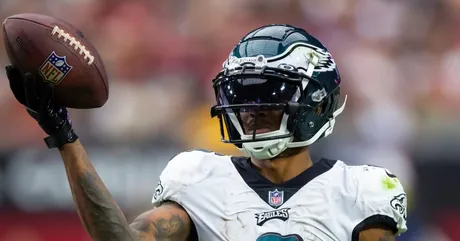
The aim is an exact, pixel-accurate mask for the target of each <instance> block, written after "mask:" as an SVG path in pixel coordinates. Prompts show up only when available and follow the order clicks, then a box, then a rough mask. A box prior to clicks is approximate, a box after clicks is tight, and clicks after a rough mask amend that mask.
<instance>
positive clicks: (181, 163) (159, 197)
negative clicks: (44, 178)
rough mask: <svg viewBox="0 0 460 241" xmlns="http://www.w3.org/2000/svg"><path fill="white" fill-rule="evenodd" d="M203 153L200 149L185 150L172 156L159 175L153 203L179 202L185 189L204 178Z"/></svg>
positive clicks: (156, 204) (157, 204)
mask: <svg viewBox="0 0 460 241" xmlns="http://www.w3.org/2000/svg"><path fill="white" fill-rule="evenodd" d="M204 155H205V153H204V152H202V151H187V152H181V153H179V154H178V155H176V156H175V157H173V158H172V159H171V160H170V161H169V162H168V164H167V165H166V167H165V169H164V170H163V172H162V173H161V175H160V178H159V181H158V184H157V187H156V188H155V191H154V193H153V198H152V203H153V205H154V206H159V205H160V204H161V203H162V202H164V201H174V202H176V203H179V204H181V203H182V199H181V194H183V193H184V191H185V189H186V188H187V187H188V186H189V185H192V184H193V183H197V182H199V181H200V180H202V179H204V178H205V175H203V173H204V171H205V170H206V167H205V166H202V163H203V159H204Z"/></svg>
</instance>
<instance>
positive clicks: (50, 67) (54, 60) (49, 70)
mask: <svg viewBox="0 0 460 241" xmlns="http://www.w3.org/2000/svg"><path fill="white" fill-rule="evenodd" d="M70 70H72V66H70V65H69V64H68V63H67V61H66V57H65V56H59V55H57V54H56V53H55V52H54V51H53V52H52V53H51V54H50V56H48V58H47V59H46V60H45V62H44V63H43V64H42V65H41V66H40V69H39V73H40V75H41V76H42V77H43V80H45V81H47V82H50V83H51V84H53V85H57V84H59V83H60V82H61V81H62V80H63V79H64V78H65V77H66V76H67V74H68V73H69V72H70Z"/></svg>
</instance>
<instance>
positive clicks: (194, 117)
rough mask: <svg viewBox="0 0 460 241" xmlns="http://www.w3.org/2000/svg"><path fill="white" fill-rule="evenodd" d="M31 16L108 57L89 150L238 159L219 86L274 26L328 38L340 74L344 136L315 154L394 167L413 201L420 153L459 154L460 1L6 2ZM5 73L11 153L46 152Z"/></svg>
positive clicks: (6, 144)
mask: <svg viewBox="0 0 460 241" xmlns="http://www.w3.org/2000/svg"><path fill="white" fill-rule="evenodd" d="M22 12H38V13H44V14H49V15H53V16H55V17H58V18H61V19H63V20H66V21H68V22H71V23H72V24H73V25H74V26H76V27H77V28H79V29H80V30H82V31H83V32H84V33H85V35H86V36H87V38H88V39H90V40H91V41H92V42H93V43H94V45H95V46H96V48H97V49H98V51H99V53H100V55H101V56H102V58H103V60H104V64H105V67H106V69H107V71H108V74H109V81H110V97H109V100H108V102H107V104H106V105H105V106H104V107H102V108H100V109H94V110H71V117H72V120H73V122H74V123H75V124H74V126H75V129H76V132H77V133H78V134H79V135H80V137H81V139H82V141H83V142H84V143H85V145H87V146H95V147H101V148H103V147H107V146H137V145H140V146H149V145H156V143H163V144H165V143H167V145H170V146H176V147H178V149H189V148H197V147H200V148H207V149H211V150H215V151H218V152H224V153H229V154H234V153H237V150H236V149H235V148H233V146H231V145H224V144H221V143H220V133H219V129H218V125H217V121H216V120H213V119H210V115H209V107H210V106H211V105H212V104H213V103H214V93H213V89H212V85H211V80H212V78H213V77H214V76H215V75H216V74H217V73H218V71H220V69H221V66H222V62H223V61H224V60H225V59H226V57H227V56H228V54H229V53H230V50H231V49H232V48H233V46H234V45H235V44H236V43H237V41H238V40H239V39H240V38H241V37H242V36H244V35H245V34H246V33H247V32H248V31H250V30H252V29H254V28H256V27H259V26H261V25H266V24H269V23H288V24H293V25H297V26H299V27H303V28H305V29H306V30H307V31H308V32H310V33H311V34H313V35H315V36H317V37H318V38H319V39H320V40H322V41H323V43H325V45H326V46H327V47H328V48H329V50H330V52H331V53H332V55H333V56H334V58H335V60H336V62H337V64H338V67H339V70H340V72H341V75H342V79H343V82H342V83H343V88H342V93H343V96H345V95H348V102H347V106H346V108H345V112H344V114H343V115H342V116H340V117H339V118H338V124H337V127H336V129H335V132H334V134H333V135H332V136H331V137H328V139H325V140H322V141H321V142H320V143H318V145H317V147H314V148H313V149H315V152H316V153H317V154H318V155H323V156H326V157H331V158H340V159H343V160H345V161H347V162H349V163H352V164H357V163H370V164H375V165H380V166H385V167H387V168H389V169H390V170H392V171H393V172H394V173H395V174H396V175H398V176H399V177H400V179H401V180H402V181H403V183H404V184H405V185H406V187H407V189H408V190H409V192H410V191H411V190H416V189H417V183H416V182H415V181H414V180H415V179H416V175H417V173H416V172H415V171H414V168H413V165H414V163H415V162H417V158H413V157H411V153H413V152H417V153H427V155H428V154H432V153H433V152H434V151H433V150H438V149H440V148H442V150H443V152H444V153H455V151H457V148H458V144H459V143H460V122H459V120H460V115H459V114H458V113H459V111H460V81H458V76H460V31H458V30H457V27H458V26H459V25H460V1H458V0H436V1H435V0H405V1H392V0H219V1H216V0H193V1H192V0H180V1H179V0H154V1H151V0H150V1H147V0H135V1H122V0H59V1H58V0H2V1H0V18H5V17H7V16H9V15H12V14H16V13H22ZM1 41H2V40H0V42H1ZM7 63H8V59H7V57H6V54H5V52H4V49H3V48H0V64H1V65H5V64H7ZM0 72H1V73H0V100H1V101H0V133H1V135H0V150H3V151H11V150H21V149H23V148H44V144H43V142H42V137H43V136H44V135H43V133H42V131H41V130H40V129H39V128H38V126H37V125H36V123H34V121H32V120H31V118H29V117H28V116H27V113H26V112H25V111H24V108H23V107H22V106H20V105H19V104H18V103H16V100H15V99H14V97H13V95H12V93H11V92H10V90H9V87H8V81H7V79H6V77H5V75H4V74H3V71H2V70H0ZM452 155H454V154H452ZM433 232H435V231H433ZM441 236H442V235H441V234H439V235H438V236H436V237H437V238H436V240H439V241H442V239H440V237H441ZM424 237H425V238H426V237H431V236H429V235H428V236H427V235H424ZM417 240H423V239H422V238H420V237H419V238H418V239H417ZM427 240H434V239H427ZM445 240H449V239H445Z"/></svg>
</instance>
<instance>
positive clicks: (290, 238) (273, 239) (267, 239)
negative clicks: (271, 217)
mask: <svg viewBox="0 0 460 241" xmlns="http://www.w3.org/2000/svg"><path fill="white" fill-rule="evenodd" d="M256 241H303V239H302V237H300V236H299V235H297V234H288V235H284V236H283V235H281V234H279V233H264V234H262V235H261V236H260V237H259V238H257V240H256Z"/></svg>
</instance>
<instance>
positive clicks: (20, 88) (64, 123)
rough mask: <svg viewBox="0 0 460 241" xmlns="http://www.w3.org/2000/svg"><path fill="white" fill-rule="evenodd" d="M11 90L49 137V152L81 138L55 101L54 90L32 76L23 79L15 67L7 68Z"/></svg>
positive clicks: (65, 113) (67, 114) (67, 115)
mask: <svg viewBox="0 0 460 241" xmlns="http://www.w3.org/2000/svg"><path fill="white" fill-rule="evenodd" d="M5 69H6V74H7V76H8V80H9V82H10V88H11V90H12V91H13V94H14V96H15V97H16V99H17V100H18V101H19V102H20V103H21V104H23V105H24V106H25V107H26V108H27V112H28V113H29V114H30V116H32V117H33V118H34V119H35V120H36V121H37V122H38V124H39V125H40V127H41V128H42V129H43V130H44V131H45V132H46V134H48V135H49V137H47V138H45V143H46V144H47V146H48V147H49V148H53V147H61V146H62V145H64V144H66V143H72V142H75V141H76V140H77V139H78V136H77V135H76V134H75V132H74V131H73V129H72V121H71V120H70V119H69V113H68V112H67V109H66V108H65V107H63V106H58V105H55V104H54V103H53V101H52V99H53V92H54V88H53V85H52V84H50V83H45V82H43V81H42V80H41V79H40V77H36V76H34V75H33V74H31V73H26V74H25V75H24V76H23V75H22V74H21V73H20V72H19V71H18V70H17V69H16V68H14V67H13V66H10V65H8V66H6V67H5Z"/></svg>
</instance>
